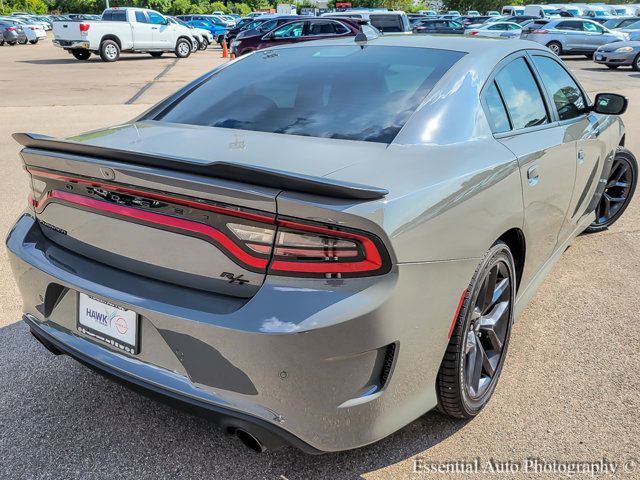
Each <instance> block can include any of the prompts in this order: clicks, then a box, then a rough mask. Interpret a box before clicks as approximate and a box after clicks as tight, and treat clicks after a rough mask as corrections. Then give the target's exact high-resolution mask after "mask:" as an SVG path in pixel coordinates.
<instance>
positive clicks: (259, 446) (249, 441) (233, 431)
mask: <svg viewBox="0 0 640 480" xmlns="http://www.w3.org/2000/svg"><path fill="white" fill-rule="evenodd" d="M227 432H228V433H229V434H230V435H235V437H236V438H237V439H238V440H240V442H242V444H243V445H244V446H245V447H247V448H248V449H249V450H253V451H254V452H256V453H263V452H266V451H267V447H266V446H265V445H264V444H263V443H262V442H261V441H260V439H258V437H256V436H255V435H254V434H252V433H250V432H247V431H246V430H242V429H241V428H228V429H227Z"/></svg>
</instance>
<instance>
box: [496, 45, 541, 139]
mask: <svg viewBox="0 0 640 480" xmlns="http://www.w3.org/2000/svg"><path fill="white" fill-rule="evenodd" d="M496 83H497V84H498V87H500V92H501V93H502V97H503V98H504V101H505V103H506V105H507V109H508V111H509V116H510V117H511V122H512V123H513V128H514V129H515V130H518V129H522V128H529V127H535V126H537V125H543V124H545V123H548V122H549V119H548V116H547V111H546V109H545V106H544V101H543V100H542V94H541V93H540V89H539V88H538V84H537V83H536V81H535V79H534V78H533V74H532V73H531V70H530V69H529V66H528V65H527V62H526V61H525V60H524V58H517V59H516V60H514V61H512V62H511V63H510V64H509V65H507V66H506V67H504V68H503V69H502V70H501V71H500V73H498V75H496Z"/></svg>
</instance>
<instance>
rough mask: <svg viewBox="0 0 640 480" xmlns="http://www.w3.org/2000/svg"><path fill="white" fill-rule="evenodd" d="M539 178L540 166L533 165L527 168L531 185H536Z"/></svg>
mask: <svg viewBox="0 0 640 480" xmlns="http://www.w3.org/2000/svg"><path fill="white" fill-rule="evenodd" d="M539 179H540V175H538V166H537V165H533V166H531V167H529V168H528V170H527V180H529V185H531V186H532V187H533V186H535V185H536V184H537V183H538V180H539Z"/></svg>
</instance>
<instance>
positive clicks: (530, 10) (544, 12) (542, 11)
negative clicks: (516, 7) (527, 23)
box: [524, 5, 558, 18]
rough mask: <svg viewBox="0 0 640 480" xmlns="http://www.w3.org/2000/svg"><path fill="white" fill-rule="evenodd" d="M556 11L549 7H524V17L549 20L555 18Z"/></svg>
mask: <svg viewBox="0 0 640 480" xmlns="http://www.w3.org/2000/svg"><path fill="white" fill-rule="evenodd" d="M557 10H558V9H557V8H555V7H552V6H551V5H527V6H526V7H524V15H525V16H527V17H529V16H531V17H540V18H550V17H555V16H556V15H555V12H556V11H557Z"/></svg>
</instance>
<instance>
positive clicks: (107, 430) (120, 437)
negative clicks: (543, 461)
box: [0, 322, 466, 480]
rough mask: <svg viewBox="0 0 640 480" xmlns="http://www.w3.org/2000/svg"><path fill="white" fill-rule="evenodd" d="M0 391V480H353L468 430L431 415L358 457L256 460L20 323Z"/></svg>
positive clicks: (8, 348)
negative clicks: (43, 341) (50, 347)
mask: <svg viewBox="0 0 640 480" xmlns="http://www.w3.org/2000/svg"><path fill="white" fill-rule="evenodd" d="M0 385H1V389H0V429H1V431H2V432H3V435H4V436H5V439H6V440H7V441H3V442H0V458H2V460H3V461H2V462H0V478H13V479H15V478H43V477H45V476H46V477H47V478H82V479H86V478H92V479H99V478H105V479H107V478H109V479H110V478H113V477H115V476H118V477H127V478H136V479H142V478H150V479H151V478H153V479H157V478H175V477H178V476H179V477H180V478H198V479H203V478H215V479H223V478H233V479H244V478H247V479H249V478H250V479H254V478H278V479H282V478H284V479H286V480H294V479H298V478H299V479H309V478H332V479H336V478H358V477H359V476H361V475H364V474H366V473H368V472H371V471H374V470H377V469H380V468H384V467H386V466H389V465H393V464H395V463H398V462H400V461H402V460H406V459H407V458H410V457H412V456H415V455H418V454H421V453H425V455H428V452H425V451H426V450H428V449H429V448H430V447H432V446H433V445H436V444H438V443H440V442H441V441H443V440H444V439H446V438H447V437H449V436H450V435H452V434H454V433H455V432H456V431H458V430H459V429H460V428H462V427H463V426H464V425H465V424H466V421H462V420H452V419H450V418H448V417H445V416H443V415H440V414H438V413H436V412H431V413H428V414H426V415H424V416H423V417H421V418H420V419H418V420H416V421H414V422H412V423H411V424H410V425H408V426H406V427H405V428H403V429H401V430H400V431H399V432H396V433H395V434H393V435H391V436H390V437H388V438H386V439H384V440H382V441H380V442H378V443H375V444H373V445H370V446H367V447H364V448H360V449H357V450H352V451H347V452H340V453H332V454H325V455H319V456H312V455H307V454H304V453H302V452H300V451H298V450H296V449H294V448H292V447H287V448H284V449H282V450H278V451H276V452H268V453H265V454H256V453H254V452H252V451H250V450H248V449H247V448H246V447H244V446H242V445H241V443H240V442H239V441H238V440H237V439H235V438H234V437H230V436H228V435H226V434H224V433H222V431H220V430H219V429H218V428H216V427H215V426H214V425H213V424H211V423H209V422H208V421H206V420H204V419H202V418H199V417H195V416H192V415H190V414H187V413H184V412H182V411H179V410H175V409H173V408H171V407H168V406H166V405H164V404H161V403H159V402H156V401H154V400H151V399H148V398H146V397H144V396H142V395H139V394H137V393H134V392H132V391H130V390H128V389H126V388H125V387H123V386H121V385H119V384H116V383H114V382H111V381H109V380H107V379H105V378H103V377H102V376H100V375H98V374H96V373H94V372H93V371H91V370H89V369H87V368H85V367H83V366H82V365H80V364H78V363H76V362H75V361H74V360H72V359H71V358H69V357H66V356H55V355H53V354H51V353H49V352H48V351H47V350H46V349H45V348H44V347H42V346H41V345H40V344H39V343H38V342H37V341H36V340H35V339H33V337H32V336H31V335H30V334H29V329H28V327H27V325H26V324H24V323H23V322H17V323H14V324H11V325H8V326H6V327H4V328H1V329H0ZM408 465H411V466H408V467H407V469H408V471H407V472H406V475H407V476H409V475H411V474H412V472H411V469H412V468H413V467H412V466H413V463H411V462H409V463H408Z"/></svg>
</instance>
